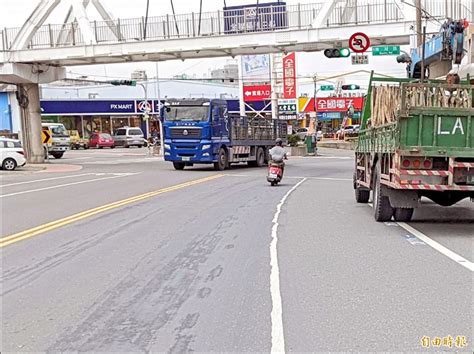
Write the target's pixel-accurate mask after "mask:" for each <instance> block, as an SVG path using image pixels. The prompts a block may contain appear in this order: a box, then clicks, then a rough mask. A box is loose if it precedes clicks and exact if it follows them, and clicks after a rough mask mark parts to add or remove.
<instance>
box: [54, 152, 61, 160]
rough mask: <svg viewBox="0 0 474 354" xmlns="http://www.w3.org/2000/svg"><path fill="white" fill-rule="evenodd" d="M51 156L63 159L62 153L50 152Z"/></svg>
mask: <svg viewBox="0 0 474 354" xmlns="http://www.w3.org/2000/svg"><path fill="white" fill-rule="evenodd" d="M51 155H53V156H54V158H55V159H60V158H61V157H63V155H64V152H52V153H51Z"/></svg>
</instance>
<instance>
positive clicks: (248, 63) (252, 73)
mask: <svg viewBox="0 0 474 354" xmlns="http://www.w3.org/2000/svg"><path fill="white" fill-rule="evenodd" d="M242 78H243V80H244V82H245V81H249V80H252V81H270V55H269V54H260V55H242Z"/></svg>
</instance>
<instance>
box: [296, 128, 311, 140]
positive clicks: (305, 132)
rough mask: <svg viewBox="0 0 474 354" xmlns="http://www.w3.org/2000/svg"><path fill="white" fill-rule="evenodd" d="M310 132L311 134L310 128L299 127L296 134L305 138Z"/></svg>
mask: <svg viewBox="0 0 474 354" xmlns="http://www.w3.org/2000/svg"><path fill="white" fill-rule="evenodd" d="M308 134H309V129H308V128H299V129H297V130H296V135H298V136H299V138H300V139H301V140H304V139H305V138H306V136H307V135H308Z"/></svg>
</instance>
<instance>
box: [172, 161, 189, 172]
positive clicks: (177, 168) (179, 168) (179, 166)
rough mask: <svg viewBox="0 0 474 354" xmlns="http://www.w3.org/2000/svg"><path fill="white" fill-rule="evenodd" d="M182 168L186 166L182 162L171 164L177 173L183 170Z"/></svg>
mask: <svg viewBox="0 0 474 354" xmlns="http://www.w3.org/2000/svg"><path fill="white" fill-rule="evenodd" d="M184 166H186V165H185V164H184V162H173V167H174V169H175V170H178V171H181V170H184Z"/></svg>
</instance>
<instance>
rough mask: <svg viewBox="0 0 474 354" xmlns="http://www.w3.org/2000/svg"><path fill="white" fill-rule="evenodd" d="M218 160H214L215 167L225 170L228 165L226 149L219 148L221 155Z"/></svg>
mask: <svg viewBox="0 0 474 354" xmlns="http://www.w3.org/2000/svg"><path fill="white" fill-rule="evenodd" d="M217 159H218V160H217V162H214V169H215V170H218V171H224V170H225V168H226V167H227V153H226V152H225V150H224V149H222V148H221V149H220V150H219V156H218V157H217Z"/></svg>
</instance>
